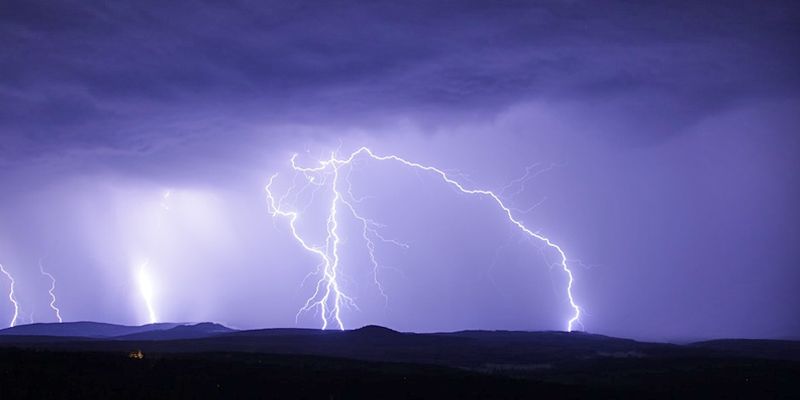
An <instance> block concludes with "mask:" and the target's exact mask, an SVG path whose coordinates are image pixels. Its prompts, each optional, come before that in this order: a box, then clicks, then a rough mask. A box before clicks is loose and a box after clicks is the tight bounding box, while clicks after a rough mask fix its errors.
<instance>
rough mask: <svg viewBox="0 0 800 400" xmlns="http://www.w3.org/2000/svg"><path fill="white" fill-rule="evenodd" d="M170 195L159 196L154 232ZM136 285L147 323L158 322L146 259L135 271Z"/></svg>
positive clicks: (148, 260) (148, 261)
mask: <svg viewBox="0 0 800 400" xmlns="http://www.w3.org/2000/svg"><path fill="white" fill-rule="evenodd" d="M171 195H172V191H170V190H167V191H165V192H164V194H163V195H162V196H161V203H160V204H159V208H160V209H159V212H158V215H157V219H156V230H160V229H161V225H162V224H163V222H164V213H166V212H167V211H169V204H168V203H167V201H168V200H169V197H170V196H171ZM136 283H137V286H138V287H139V293H140V294H141V295H142V299H143V300H144V304H145V307H146V308H147V317H148V322H149V323H151V324H154V323H156V322H158V318H157V316H156V311H155V300H154V293H155V289H154V285H153V277H152V275H151V274H150V259H146V260H145V261H144V262H143V263H142V264H140V265H139V268H138V269H137V270H136Z"/></svg>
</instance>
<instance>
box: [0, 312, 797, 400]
mask: <svg viewBox="0 0 800 400" xmlns="http://www.w3.org/2000/svg"><path fill="white" fill-rule="evenodd" d="M81 324H82V325H81ZM138 351H141V352H142V354H143V358H141V359H138V358H131V357H130V353H131V352H134V353H135V354H138ZM534 397H542V398H551V397H552V398H555V397H558V398H559V399H565V398H567V399H569V398H758V399H764V398H800V342H796V341H762V340H723V341H711V342H700V343H694V344H689V345H680V346H679V345H672V344H661V343H642V342H636V341H632V340H626V339H617V338H611V337H606V336H601V335H590V334H585V333H571V334H568V333H563V332H502V331H499V332H487V331H465V332H455V333H443V334H411V333H400V332H395V331H392V330H389V329H385V328H381V327H366V328H362V329H357V330H353V331H345V332H330V331H325V332H323V331H317V330H304V329H269V330H256V331H234V330H230V329H227V328H225V327H222V326H220V325H215V324H198V325H180V324H159V325H148V326H144V327H120V326H113V327H110V326H108V325H107V324H95V323H88V322H87V323H70V324H58V325H55V324H37V325H29V326H26V327H16V328H12V329H7V330H3V331H0V399H11V398H32V399H40V398H82V399H84V398H108V399H111V398H113V399H118V398H324V399H351V398H369V399H387V398H390V399H394V398H458V399H468V398H534Z"/></svg>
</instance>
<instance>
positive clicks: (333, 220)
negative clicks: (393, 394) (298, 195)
mask: <svg viewBox="0 0 800 400" xmlns="http://www.w3.org/2000/svg"><path fill="white" fill-rule="evenodd" d="M361 155H363V156H366V157H369V158H370V159H372V160H376V161H394V162H397V163H400V164H402V165H403V166H406V167H409V168H412V169H417V170H421V171H425V172H430V173H433V174H434V175H437V176H438V177H439V178H441V179H442V180H443V181H444V182H445V183H447V184H449V185H451V186H453V187H455V188H456V189H458V190H459V191H460V192H462V193H464V194H470V195H477V196H483V197H488V198H489V199H491V200H492V201H493V202H494V203H495V204H496V205H497V206H498V207H499V208H500V209H501V210H502V212H503V213H504V214H505V216H506V218H507V219H508V221H509V222H510V223H511V224H512V225H514V226H516V227H517V228H518V229H519V230H520V231H522V232H523V233H524V234H526V235H528V236H529V237H532V238H535V239H537V240H540V241H542V242H543V243H544V244H545V245H546V246H547V247H548V248H550V249H552V250H554V251H555V253H556V254H558V257H559V263H558V264H559V267H560V268H561V270H562V271H564V273H565V274H566V275H567V278H568V283H567V288H566V292H567V299H568V300H569V305H570V308H572V310H573V314H572V316H571V317H570V319H569V320H568V321H567V323H566V328H567V331H568V332H571V331H572V330H573V329H574V327H575V325H576V324H577V325H580V317H581V308H580V306H578V304H577V303H576V302H575V298H574V296H573V294H572V286H573V284H574V276H573V273H572V270H571V269H570V268H569V266H568V264H567V255H566V253H565V252H564V250H563V249H562V248H561V247H560V246H559V245H557V244H556V243H554V242H553V241H552V240H550V239H549V238H547V237H546V236H544V235H542V234H540V233H538V232H534V231H532V230H530V229H529V228H528V227H526V226H525V225H524V224H523V223H522V222H521V221H520V220H519V219H517V218H516V217H515V216H514V213H513V212H512V210H511V208H509V207H508V206H506V205H505V203H503V201H502V200H501V199H500V197H499V196H498V195H497V194H495V193H494V192H492V191H490V190H485V189H469V188H466V187H465V186H463V185H462V184H461V183H459V182H458V181H456V180H455V179H453V178H451V177H450V176H449V175H448V174H447V173H445V172H444V171H443V170H441V169H438V168H436V167H432V166H428V165H423V164H419V163H416V162H412V161H408V160H406V159H404V158H401V157H399V156H396V155H386V156H381V155H376V154H375V153H373V152H372V150H370V149H369V148H367V147H361V148H359V149H358V150H356V151H354V152H352V153H351V154H350V155H349V156H348V157H347V158H344V159H339V158H336V154H335V153H332V154H331V156H330V158H329V159H327V160H321V161H319V166H317V167H303V166H300V165H298V164H297V162H296V159H297V154H294V155H293V156H292V157H291V159H290V162H291V165H292V169H293V170H294V171H295V173H301V174H303V175H304V176H305V178H306V180H307V183H308V184H309V185H311V184H313V185H324V184H325V180H326V179H325V178H327V176H329V175H332V181H331V191H332V193H333V199H332V201H331V203H330V208H329V210H328V217H327V221H326V233H327V235H326V238H325V241H324V245H321V246H315V245H312V244H310V243H309V242H308V241H307V240H305V239H304V238H303V237H302V236H301V235H300V234H299V233H298V231H297V226H296V223H297V220H298V218H299V216H300V215H299V213H298V212H297V211H290V210H286V209H284V208H283V200H284V199H285V198H286V197H287V196H288V195H289V192H291V191H292V190H294V188H295V187H294V185H293V186H292V187H290V188H289V192H287V193H286V194H285V195H283V196H282V197H280V198H276V197H275V195H274V194H273V193H272V185H273V183H274V181H275V178H277V176H278V174H277V173H276V174H274V175H272V176H271V177H270V179H269V182H268V183H267V186H266V188H265V189H266V193H267V202H268V204H267V205H268V209H269V212H270V213H271V214H272V216H273V217H275V216H281V217H284V218H287V219H288V220H289V227H290V230H291V233H292V235H293V236H294V238H295V240H296V241H297V242H298V243H299V244H300V246H301V247H303V248H304V249H305V250H306V251H309V252H311V253H313V254H315V255H317V256H318V257H319V258H321V260H322V263H321V266H320V269H321V273H322V274H321V278H320V279H319V280H318V281H317V285H316V289H315V291H314V294H312V295H311V297H309V298H308V300H307V301H306V303H305V305H304V306H303V307H302V308H301V309H300V311H298V315H300V313H303V312H306V311H310V310H312V309H318V310H319V311H320V316H321V319H322V329H327V328H328V326H329V325H330V324H332V323H335V324H336V326H337V327H338V328H339V329H342V330H343V329H344V323H343V322H342V318H341V308H342V307H343V306H351V307H355V308H357V307H356V305H355V303H354V301H353V299H352V298H350V297H349V296H347V295H346V294H345V293H344V292H343V291H342V290H341V288H340V285H339V282H338V281H337V276H338V272H339V242H340V238H339V234H338V232H337V228H338V226H339V225H338V224H339V223H338V220H337V216H338V213H339V210H338V207H337V205H338V204H339V203H341V204H343V205H345V206H346V207H347V209H348V210H349V211H350V212H351V214H352V215H353V216H354V217H355V218H356V219H357V220H359V221H360V222H361V223H362V227H363V230H362V233H363V235H362V237H363V238H365V239H366V246H367V249H368V251H369V256H370V261H371V262H372V264H373V267H374V269H373V271H375V273H374V278H375V283H376V284H377V285H378V288H379V289H380V291H381V294H382V295H383V296H386V295H385V293H384V292H383V288H382V287H381V286H380V283H379V281H378V278H377V270H378V263H377V261H376V258H375V256H374V249H375V246H374V242H373V241H371V240H370V239H369V235H370V234H371V235H373V236H375V237H377V238H378V239H381V240H383V241H387V240H386V239H384V238H383V237H381V236H380V235H379V234H378V233H377V231H376V230H375V227H376V226H377V224H376V223H375V222H374V221H372V220H369V219H367V218H364V217H362V216H360V215H359V214H358V213H357V212H356V210H355V207H353V205H352V201H348V200H347V198H346V197H345V196H343V195H342V193H341V192H340V191H339V188H338V184H339V181H340V176H339V175H340V172H339V171H340V169H341V167H342V166H345V165H351V164H352V163H353V161H354V160H355V159H356V157H358V156H361ZM320 176H321V177H322V178H320ZM320 179H322V182H320ZM345 180H346V179H345ZM348 183H349V181H348ZM303 190H305V188H303ZM346 193H347V194H350V190H349V186H348V190H347V192H346ZM350 198H352V195H351V196H350ZM353 201H356V202H357V200H353ZM395 244H398V243H397V242H395ZM401 245H402V244H401Z"/></svg>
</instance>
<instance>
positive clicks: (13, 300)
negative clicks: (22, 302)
mask: <svg viewBox="0 0 800 400" xmlns="http://www.w3.org/2000/svg"><path fill="white" fill-rule="evenodd" d="M0 272H2V273H3V275H5V276H6V278H8V280H9V281H11V285H10V286H9V288H8V299H9V300H10V301H11V304H13V305H14V317H13V318H12V319H11V323H10V324H9V325H8V326H9V327H11V328H13V327H14V326H16V325H17V317H19V303H17V298H16V297H14V284H15V283H16V282H14V277H13V276H11V274H10V273H8V271H6V269H5V268H3V264H0Z"/></svg>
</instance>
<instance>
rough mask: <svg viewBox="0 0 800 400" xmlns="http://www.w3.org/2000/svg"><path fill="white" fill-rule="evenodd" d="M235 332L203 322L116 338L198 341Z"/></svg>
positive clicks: (117, 337)
mask: <svg viewBox="0 0 800 400" xmlns="http://www.w3.org/2000/svg"><path fill="white" fill-rule="evenodd" d="M230 332H235V330H233V329H231V328H228V327H227V326H224V325H220V324H215V323H212V322H201V323H199V324H194V325H178V326H176V327H173V328H170V329H158V330H149V331H144V332H138V333H134V334H130V335H124V336H115V337H114V339H117V340H176V339H197V338H204V337H211V336H216V335H222V334H225V333H230Z"/></svg>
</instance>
